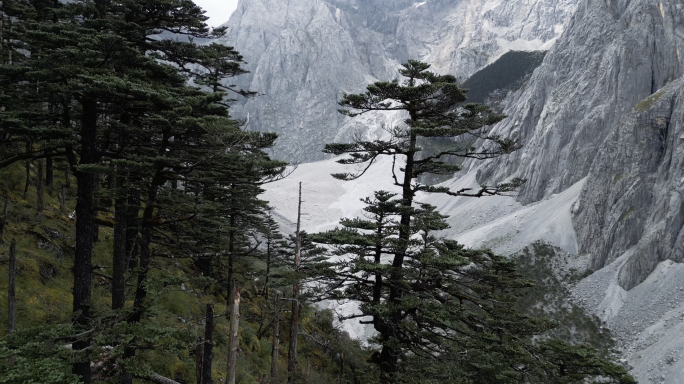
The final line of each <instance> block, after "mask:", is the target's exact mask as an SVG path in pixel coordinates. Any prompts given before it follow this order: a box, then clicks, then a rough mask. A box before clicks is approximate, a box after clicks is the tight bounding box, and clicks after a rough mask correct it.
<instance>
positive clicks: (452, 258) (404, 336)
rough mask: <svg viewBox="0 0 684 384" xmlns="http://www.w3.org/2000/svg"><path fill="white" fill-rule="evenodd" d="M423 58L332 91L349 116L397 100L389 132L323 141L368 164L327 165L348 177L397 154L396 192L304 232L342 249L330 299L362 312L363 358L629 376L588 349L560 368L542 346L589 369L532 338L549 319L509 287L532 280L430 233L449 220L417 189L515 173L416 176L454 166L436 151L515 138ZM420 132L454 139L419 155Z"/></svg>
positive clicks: (504, 147)
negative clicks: (370, 346)
mask: <svg viewBox="0 0 684 384" xmlns="http://www.w3.org/2000/svg"><path fill="white" fill-rule="evenodd" d="M428 69H429V65H427V64H425V63H421V62H418V61H409V62H408V63H406V64H404V65H403V69H401V70H400V73H401V75H402V76H403V77H404V80H402V81H401V82H400V81H399V80H395V81H392V82H379V83H375V84H372V85H370V86H368V88H367V92H366V93H364V94H359V95H345V96H344V98H343V99H342V100H341V101H340V105H341V106H342V109H341V110H340V112H341V113H343V114H345V115H348V116H351V117H353V116H357V115H359V114H362V113H366V112H369V111H404V112H405V113H406V116H407V119H406V120H405V124H404V125H402V126H399V127H393V128H391V129H390V130H389V132H390V133H391V136H390V137H389V138H388V139H384V140H375V141H359V142H355V143H351V144H329V145H327V146H326V149H325V152H327V153H331V154H336V155H341V154H349V157H347V158H343V159H342V160H339V161H338V162H339V163H342V164H364V163H365V164H367V165H366V167H365V169H364V170H363V171H361V172H360V173H356V174H352V173H341V174H334V175H333V176H334V177H336V178H338V179H342V180H352V179H355V178H358V177H359V176H361V175H362V174H363V173H364V172H365V171H366V170H367V169H368V168H369V167H370V166H372V164H373V163H374V162H375V160H376V159H377V158H378V157H379V156H393V157H394V164H395V166H396V163H397V157H401V158H402V159H403V160H404V164H405V166H404V167H403V168H400V171H401V172H403V179H402V178H401V176H400V175H398V174H397V172H396V169H395V168H396V167H395V166H393V169H392V176H393V178H394V181H395V184H396V185H397V186H398V187H400V188H401V194H399V195H398V196H396V197H395V195H393V194H391V193H388V192H382V191H380V192H376V194H375V199H367V200H364V202H365V203H366V204H367V206H366V208H365V209H364V210H365V215H366V217H365V218H363V219H344V220H342V222H341V224H342V226H343V228H341V229H336V230H333V231H329V232H326V233H323V234H317V235H315V236H314V237H313V240H314V241H316V242H320V243H323V244H328V245H329V246H332V247H334V249H335V253H334V254H335V255H337V256H338V257H339V256H346V257H347V258H346V259H344V261H341V262H339V263H337V267H336V272H337V275H338V277H339V278H338V280H337V281H336V282H335V283H334V284H335V285H337V286H338V287H340V288H338V289H337V292H336V293H335V294H333V295H331V298H333V299H338V300H344V299H348V300H352V301H355V302H358V303H359V304H360V310H359V312H358V313H354V314H352V315H350V316H348V317H346V319H354V318H362V319H364V320H362V321H361V322H362V323H365V324H372V325H373V327H374V328H375V330H376V331H377V333H378V334H377V337H376V338H375V339H374V341H375V342H376V343H377V344H378V345H379V346H380V347H381V349H380V351H378V352H377V353H375V354H374V355H373V357H372V358H371V360H372V361H373V362H374V363H376V364H377V366H378V367H379V369H380V378H379V380H380V382H381V383H403V382H406V383H409V382H416V383H417V382H421V383H422V382H440V383H492V382H497V383H498V382H501V383H504V382H506V383H524V382H528V380H532V381H533V382H548V383H551V382H558V383H560V382H572V381H563V380H569V379H572V380H575V379H577V378H580V379H579V380H583V378H585V377H590V376H594V377H596V376H602V375H603V376H607V377H610V378H611V379H612V380H613V381H614V382H620V383H631V382H633V380H632V379H631V377H629V376H628V375H627V374H626V371H625V370H624V369H623V368H622V367H620V366H619V365H617V364H614V363H611V362H608V361H604V360H601V359H594V360H592V361H594V362H595V363H596V364H595V365H593V366H592V367H593V370H591V369H584V370H583V369H578V371H577V372H575V373H577V375H575V376H573V375H570V374H568V371H567V369H564V368H562V367H561V366H562V365H559V364H558V363H559V360H557V359H554V357H553V354H554V353H555V352H554V353H547V352H549V351H550V350H549V348H550V347H549V346H550V345H553V347H552V348H551V349H553V348H557V350H562V351H564V356H566V357H568V362H566V364H569V365H573V364H575V363H576V365H574V366H576V367H577V366H582V367H583V368H587V365H586V364H585V365H583V363H581V362H582V361H584V360H585V356H587V355H585V354H584V352H583V351H586V350H584V349H582V348H583V347H573V346H569V345H565V344H563V343H560V342H556V341H553V342H543V343H535V342H533V341H532V338H533V336H534V335H539V334H542V333H544V332H545V331H546V330H548V329H549V328H550V327H552V326H553V324H551V323H550V322H548V321H545V320H544V319H536V318H531V317H527V316H524V315H522V314H520V313H519V312H517V311H516V309H515V304H516V297H517V296H516V295H517V294H518V292H520V291H521V290H522V289H525V288H528V287H529V286H530V283H529V282H527V281H525V280H524V279H522V278H521V276H520V275H519V274H518V273H517V272H516V270H515V265H514V263H513V262H511V261H509V260H507V259H505V258H503V257H501V256H498V255H495V254H493V253H492V252H490V251H487V250H470V249H466V248H464V247H463V246H462V245H460V244H458V243H457V242H455V241H452V240H447V239H441V238H439V237H436V236H435V233H436V232H437V231H440V230H444V229H446V228H447V227H448V225H447V224H446V222H445V216H443V215H441V214H440V213H438V212H436V210H435V207H432V206H429V205H425V204H418V205H416V204H415V201H414V199H415V196H416V193H418V192H432V193H443V194H448V195H451V196H470V197H483V196H489V195H497V194H502V193H504V192H508V191H511V190H513V189H514V188H516V187H517V186H519V185H520V184H521V183H522V182H523V181H522V180H513V181H511V182H509V183H503V184H500V185H496V186H486V185H483V186H481V187H480V188H479V189H462V190H459V191H451V190H449V189H448V188H446V187H441V186H430V185H426V184H422V183H421V182H419V181H418V178H419V177H420V176H422V175H426V174H433V175H449V174H453V173H454V172H456V171H458V170H459V169H460V167H459V166H458V165H454V164H450V163H448V162H446V161H445V159H446V158H448V157H457V158H472V159H487V158H492V157H496V156H501V155H504V154H508V153H511V152H512V151H515V150H516V149H518V148H519V144H518V143H517V141H516V140H514V139H508V138H503V137H499V136H496V135H490V134H488V133H487V131H488V127H489V126H491V125H492V124H494V123H496V122H499V121H501V120H502V119H503V118H504V116H502V115H498V114H495V113H493V112H492V111H491V109H490V108H489V107H487V106H482V105H477V104H465V101H466V92H467V90H464V89H461V88H459V87H458V85H457V83H456V79H455V78H454V77H453V76H449V75H445V76H440V75H436V74H434V73H431V72H429V71H428ZM468 136H470V137H471V138H470V139H469V138H467V137H468ZM419 138H443V139H447V140H446V142H449V140H460V142H458V141H452V143H453V144H452V145H451V146H446V147H445V148H442V149H440V150H438V151H437V152H436V153H432V154H426V155H422V156H421V154H420V152H421V148H420V147H419V146H418V139H419ZM474 139H478V140H481V141H482V144H483V145H482V146H481V147H480V148H482V149H480V150H478V149H476V148H474V147H471V146H464V145H463V142H472V141H474ZM573 354H575V355H573ZM471 356H473V358H472V359H471ZM570 356H575V358H574V359H570V358H569V357H570ZM450 358H451V359H455V358H459V359H460V362H459V363H458V364H455V367H456V368H454V369H453V370H450V369H447V370H445V372H448V373H447V374H442V373H440V369H439V368H438V365H439V364H444V363H445V361H453V360H449V359H450ZM569 361H572V362H569ZM559 370H560V372H561V373H560V374H554V372H558V371H559ZM571 376H572V377H571Z"/></svg>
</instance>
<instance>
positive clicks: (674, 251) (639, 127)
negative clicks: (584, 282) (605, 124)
mask: <svg viewBox="0 0 684 384" xmlns="http://www.w3.org/2000/svg"><path fill="white" fill-rule="evenodd" d="M577 210H578V212H577V214H576V219H575V223H576V226H577V228H578V234H579V236H580V239H581V240H582V243H583V244H584V245H585V249H586V250H587V251H588V252H590V253H592V255H593V258H592V264H591V268H593V269H599V268H602V267H603V266H604V265H606V263H610V262H612V261H613V260H615V259H617V258H618V257H619V256H621V255H622V254H623V253H624V252H625V251H627V250H628V249H629V248H631V247H635V248H634V250H633V253H632V254H631V256H630V257H629V258H628V259H627V260H626V261H625V263H624V265H623V266H622V267H621V269H620V271H619V278H618V282H619V284H620V286H622V287H623V288H624V289H627V290H629V289H632V288H634V287H635V286H636V285H638V284H639V283H641V282H642V281H643V280H644V279H646V277H648V276H649V274H650V273H651V272H652V271H653V270H654V269H655V267H656V266H657V265H658V264H659V263H660V262H663V261H665V260H672V261H675V262H682V261H684V82H683V81H682V80H679V81H675V82H673V83H671V84H669V85H668V86H666V87H665V88H663V89H662V90H660V91H658V92H657V93H655V94H654V95H652V96H650V97H649V98H647V99H646V100H644V101H642V102H641V103H639V104H637V105H636V107H634V110H633V111H632V112H630V113H629V115H628V117H627V118H626V119H625V120H623V121H622V123H621V124H619V125H618V126H617V127H616V128H615V129H614V130H613V131H612V132H611V133H610V134H609V135H608V137H607V138H606V140H605V141H604V143H603V145H602V147H601V151H600V154H599V155H598V156H597V158H596V160H595V161H594V164H593V165H592V168H591V171H590V175H589V179H588V182H587V186H586V188H585V190H584V191H583V194H582V196H581V198H580V200H579V201H578V206H577Z"/></svg>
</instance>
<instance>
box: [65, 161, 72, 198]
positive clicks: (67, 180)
mask: <svg viewBox="0 0 684 384" xmlns="http://www.w3.org/2000/svg"><path fill="white" fill-rule="evenodd" d="M69 169H70V168H69V165H68V164H67V166H66V167H64V185H66V187H67V189H71V172H69ZM64 198H65V199H66V196H65V197H64Z"/></svg>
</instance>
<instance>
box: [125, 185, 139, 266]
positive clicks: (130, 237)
mask: <svg viewBox="0 0 684 384" xmlns="http://www.w3.org/2000/svg"><path fill="white" fill-rule="evenodd" d="M139 214H140V191H139V190H138V189H136V188H133V189H132V190H129V191H128V208H127V209H126V224H127V229H126V260H128V264H127V266H126V269H128V268H130V267H131V265H132V264H134V261H135V259H136V258H137V257H136V255H137V253H138V252H137V251H136V246H137V243H138V232H139V230H140V229H139V227H140V224H139V222H140V219H139V218H138V215H139Z"/></svg>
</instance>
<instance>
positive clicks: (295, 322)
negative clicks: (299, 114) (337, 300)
mask: <svg viewBox="0 0 684 384" xmlns="http://www.w3.org/2000/svg"><path fill="white" fill-rule="evenodd" d="M301 224H302V183H301V182H300V183H299V205H298V207H297V233H296V244H295V265H294V272H295V273H298V272H299V267H300V264H301V260H302V238H301ZM300 310H301V303H300V302H299V281H298V280H295V282H294V284H292V320H291V323H290V345H289V350H288V356H287V374H288V378H287V382H288V384H292V383H296V382H297V379H296V376H297V344H298V339H299V336H298V335H299V316H300Z"/></svg>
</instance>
